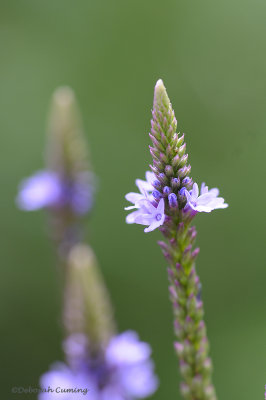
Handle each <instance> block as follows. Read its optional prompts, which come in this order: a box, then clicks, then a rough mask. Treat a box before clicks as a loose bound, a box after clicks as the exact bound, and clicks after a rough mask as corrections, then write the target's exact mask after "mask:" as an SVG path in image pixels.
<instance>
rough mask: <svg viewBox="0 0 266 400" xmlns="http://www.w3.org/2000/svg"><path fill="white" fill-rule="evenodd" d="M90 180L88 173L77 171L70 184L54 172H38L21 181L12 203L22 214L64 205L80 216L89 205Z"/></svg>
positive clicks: (90, 202) (91, 194)
mask: <svg viewBox="0 0 266 400" xmlns="http://www.w3.org/2000/svg"><path fill="white" fill-rule="evenodd" d="M92 181H93V176H92V174H91V173H89V172H80V173H79V174H77V176H76V177H75V179H72V181H70V180H67V179H64V178H62V177H61V176H60V175H59V174H58V173H56V172H54V171H49V170H43V171H38V172H37V173H36V174H34V175H33V176H31V177H29V178H27V179H25V180H23V181H22V183H21V184H20V187H19V194H18V196H17V199H16V201H17V204H18V206H19V208H21V209H22V210H26V211H34V210H38V209H41V208H63V207H65V206H68V207H70V208H71V209H72V211H73V212H74V213H75V214H77V215H84V214H86V213H87V212H88V211H89V210H90V209H91V207H92V204H93V194H94V187H93V184H92Z"/></svg>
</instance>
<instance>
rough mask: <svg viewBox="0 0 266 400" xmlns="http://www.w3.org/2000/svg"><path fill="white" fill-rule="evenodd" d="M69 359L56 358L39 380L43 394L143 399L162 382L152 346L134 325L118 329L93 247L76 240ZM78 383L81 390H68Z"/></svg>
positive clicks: (68, 303)
mask: <svg viewBox="0 0 266 400" xmlns="http://www.w3.org/2000/svg"><path fill="white" fill-rule="evenodd" d="M64 299H65V300H64V325H65V332H66V339H65V341H64V343H63V349H64V353H65V357H66V363H62V362H61V363H56V364H54V365H53V366H52V367H51V370H50V371H48V372H46V373H45V374H44V375H43V376H42V377H41V380H40V383H41V388H43V390H45V388H48V387H49V386H50V387H52V388H53V387H60V388H61V389H62V390H65V391H66V392H65V393H64V397H63V394H62V393H61V392H60V393H56V392H45V391H44V392H43V393H41V394H40V395H39V400H54V399H61V398H64V399H65V400H72V399H74V398H75V399H84V398H87V399H90V400H134V399H143V398H146V397H147V396H150V395H151V394H153V393H154V392H155V390H156V389H157V386H158V380H157V377H156V376H155V374H154V364H153V362H152V360H151V358H150V356H151V348H150V346H149V345H148V344H147V343H145V342H141V341H140V340H139V338H138V335H137V334H136V333H135V332H133V331H127V332H124V333H122V334H117V333H116V329H115V326H114V321H113V312H112V308H111V305H110V299H109V296H108V293H107V290H106V287H105V285H104V281H103V279H102V276H101V274H100V271H99V268H98V265H97V261H96V258H95V256H94V253H93V252H92V249H91V248H90V247H88V246H86V245H76V246H74V247H73V248H72V250H71V252H70V254H69V258H68V268H67V275H66V288H65V298H64ZM69 388H76V389H77V390H78V389H80V392H75V393H74V394H73V393H71V392H70V393H67V389H69Z"/></svg>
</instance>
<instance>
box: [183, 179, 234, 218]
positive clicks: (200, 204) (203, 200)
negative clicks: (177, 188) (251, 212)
mask: <svg viewBox="0 0 266 400" xmlns="http://www.w3.org/2000/svg"><path fill="white" fill-rule="evenodd" d="M184 195H185V196H186V198H187V204H186V207H185V208H186V209H188V208H191V209H192V210H194V211H197V212H211V211H213V210H216V209H219V208H227V207H228V204H226V203H225V202H224V199H223V198H222V197H218V195H219V190H218V189H217V188H214V189H210V190H209V189H208V186H206V185H205V183H202V185H201V190H200V195H199V188H198V185H197V183H194V184H193V188H192V190H190V191H188V190H187V189H184Z"/></svg>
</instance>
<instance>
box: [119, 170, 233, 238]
mask: <svg viewBox="0 0 266 400" xmlns="http://www.w3.org/2000/svg"><path fill="white" fill-rule="evenodd" d="M136 185H137V187H138V189H139V191H140V193H132V192H131V193H128V194H127V195H126V196H125V198H126V200H128V201H129V202H130V203H133V204H134V205H133V206H129V207H126V208H125V210H131V209H137V210H136V211H133V212H132V213H130V214H129V215H128V216H127V217H126V222H127V223H128V224H133V223H135V224H141V225H148V228H145V229H144V232H151V231H153V230H154V229H156V228H158V227H159V226H161V225H163V224H164V221H165V217H166V215H165V207H166V205H165V199H168V204H169V206H170V209H177V208H178V199H177V196H176V195H175V193H173V192H172V191H171V189H170V187H168V186H165V187H164V190H163V195H162V194H161V192H160V191H158V190H156V187H157V186H159V185H160V182H158V180H157V178H156V175H155V174H154V173H153V172H149V171H147V172H146V181H144V180H141V179H137V180H136ZM218 195H219V190H218V189H216V188H214V189H210V190H209V189H208V186H206V185H205V183H203V184H202V185H201V193H200V195H199V189H198V185H197V183H194V184H193V187H192V190H187V189H186V188H185V187H183V188H182V189H181V190H180V191H179V196H180V197H181V196H182V197H183V198H185V199H186V205H185V207H184V211H185V212H188V211H189V212H191V213H192V214H194V215H195V214H196V213H198V212H211V211H213V210H216V209H218V208H226V207H228V204H226V203H224V199H223V198H222V197H218Z"/></svg>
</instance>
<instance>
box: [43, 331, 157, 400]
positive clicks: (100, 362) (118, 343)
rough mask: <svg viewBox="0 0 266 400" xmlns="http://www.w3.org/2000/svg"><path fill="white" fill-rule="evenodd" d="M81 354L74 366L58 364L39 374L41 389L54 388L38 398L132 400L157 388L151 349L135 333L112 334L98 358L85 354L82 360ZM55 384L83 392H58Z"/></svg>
mask: <svg viewBox="0 0 266 400" xmlns="http://www.w3.org/2000/svg"><path fill="white" fill-rule="evenodd" d="M70 344H71V341H69V343H68V345H70ZM74 353H76V348H75V349H74ZM84 354H86V353H84V352H83V354H82V355H81V362H80V364H76V367H75V368H73V366H71V365H70V367H69V366H67V365H65V364H63V363H57V364H54V365H53V366H52V369H51V370H50V371H49V372H47V373H45V374H44V375H43V376H42V377H41V388H42V389H43V390H44V389H46V390H47V389H48V388H49V387H50V388H51V389H54V391H53V392H52V391H49V392H48V391H46V392H43V393H41V394H40V395H39V400H57V399H63V400H72V399H74V398H75V399H76V398H77V399H81V398H85V399H86V398H88V399H90V400H134V399H143V398H145V397H147V396H150V395H151V394H153V393H154V392H155V390H156V389H157V387H158V380H157V377H156V376H155V374H154V365H153V362H152V361H151V359H150V355H151V348H150V346H149V345H148V344H147V343H144V342H141V341H139V338H138V335H137V334H136V333H135V332H131V331H128V332H124V333H122V334H120V335H117V336H114V337H113V338H112V339H111V340H110V342H109V344H108V346H107V348H106V350H105V354H104V355H103V357H100V358H99V359H95V358H94V359H90V358H89V357H87V360H85V358H84ZM58 387H60V388H62V389H67V388H68V389H71V388H72V389H75V388H76V389H83V392H80V393H74V394H73V393H71V392H63V393H61V392H60V393H59V392H56V388H58ZM86 389H88V390H86ZM76 396H77V397H76Z"/></svg>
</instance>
